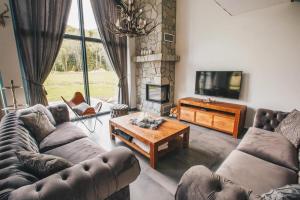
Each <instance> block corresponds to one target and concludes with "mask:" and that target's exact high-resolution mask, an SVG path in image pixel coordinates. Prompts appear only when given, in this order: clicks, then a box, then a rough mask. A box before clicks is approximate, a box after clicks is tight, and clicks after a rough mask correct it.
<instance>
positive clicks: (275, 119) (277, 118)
mask: <svg viewBox="0 0 300 200" xmlns="http://www.w3.org/2000/svg"><path fill="white" fill-rule="evenodd" d="M288 114H289V113H287V112H281V111H273V110H268V109H258V110H257V112H256V115H255V120H254V124H253V126H254V127H256V128H260V129H264V130H268V131H274V130H275V128H277V126H278V125H279V124H280V122H281V121H282V120H283V119H284V118H286V116H287V115H288Z"/></svg>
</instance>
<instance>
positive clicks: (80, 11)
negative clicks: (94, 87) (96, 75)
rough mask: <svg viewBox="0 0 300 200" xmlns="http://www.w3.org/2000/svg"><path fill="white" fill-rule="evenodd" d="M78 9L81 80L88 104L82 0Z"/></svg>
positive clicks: (79, 0)
mask: <svg viewBox="0 0 300 200" xmlns="http://www.w3.org/2000/svg"><path fill="white" fill-rule="evenodd" d="M78 9H79V22H80V23H79V24H80V36H81V46H82V71H83V80H84V91H85V97H86V101H87V103H88V104H90V103H91V100H90V89H89V77H88V65H87V54H86V44H85V30H84V19H83V7H82V0H78Z"/></svg>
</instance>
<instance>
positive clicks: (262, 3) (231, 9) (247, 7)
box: [215, 0, 291, 15]
mask: <svg viewBox="0 0 300 200" xmlns="http://www.w3.org/2000/svg"><path fill="white" fill-rule="evenodd" d="M215 1H216V3H217V4H218V5H220V6H221V7H222V8H223V9H224V10H225V11H226V12H228V13H229V14H231V15H238V14H241V13H245V12H248V11H252V10H257V9H262V8H267V7H270V6H273V5H277V4H281V3H287V2H291V1H290V0H215Z"/></svg>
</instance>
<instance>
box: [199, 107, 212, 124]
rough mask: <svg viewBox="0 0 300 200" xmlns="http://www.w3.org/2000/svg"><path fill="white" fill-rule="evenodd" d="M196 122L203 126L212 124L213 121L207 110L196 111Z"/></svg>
mask: <svg viewBox="0 0 300 200" xmlns="http://www.w3.org/2000/svg"><path fill="white" fill-rule="evenodd" d="M196 123H197V124H200V125H203V126H209V127H211V126H212V123H213V115H212V114H211V113H209V112H201V111H197V112H196Z"/></svg>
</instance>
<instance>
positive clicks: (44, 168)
mask: <svg viewBox="0 0 300 200" xmlns="http://www.w3.org/2000/svg"><path fill="white" fill-rule="evenodd" d="M16 156H17V158H18V159H19V161H20V163H21V164H22V166H23V167H24V168H25V169H26V170H28V171H29V172H30V173H32V174H34V175H35V176H37V177H38V178H45V177H47V176H50V175H51V174H54V173H57V172H59V171H61V170H64V169H66V168H69V167H71V166H73V164H72V163H71V162H69V161H67V160H65V159H63V158H61V157H57V156H52V155H47V154H39V153H34V152H31V151H17V152H16Z"/></svg>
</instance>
